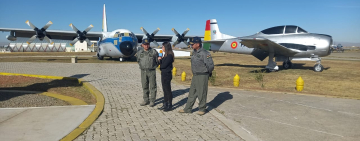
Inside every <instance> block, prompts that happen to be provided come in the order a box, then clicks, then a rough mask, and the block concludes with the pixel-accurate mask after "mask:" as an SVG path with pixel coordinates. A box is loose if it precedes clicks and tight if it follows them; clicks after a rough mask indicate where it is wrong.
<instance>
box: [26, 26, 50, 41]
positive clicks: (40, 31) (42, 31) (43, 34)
mask: <svg viewBox="0 0 360 141" xmlns="http://www.w3.org/2000/svg"><path fill="white" fill-rule="evenodd" d="M25 23H26V24H27V25H29V26H30V27H31V28H32V29H33V30H34V31H35V33H36V35H34V36H32V37H31V38H30V39H29V40H27V41H26V43H28V44H30V43H32V42H33V41H34V40H35V39H36V38H38V39H39V40H40V41H42V40H43V39H45V40H46V41H47V42H49V43H50V44H53V43H54V42H53V41H51V39H50V36H49V35H46V29H47V28H49V27H50V25H52V24H53V23H52V22H51V21H49V22H48V23H47V24H46V25H45V26H44V27H42V28H41V29H39V28H37V27H36V26H34V25H33V24H32V23H31V22H30V21H29V20H27V21H26V22H25Z"/></svg>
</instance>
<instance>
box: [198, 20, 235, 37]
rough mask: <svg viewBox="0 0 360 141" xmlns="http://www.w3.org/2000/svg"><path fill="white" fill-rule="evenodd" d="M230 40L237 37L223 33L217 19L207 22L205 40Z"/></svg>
mask: <svg viewBox="0 0 360 141" xmlns="http://www.w3.org/2000/svg"><path fill="white" fill-rule="evenodd" d="M230 38H235V37H234V36H230V35H226V34H223V33H221V32H220V29H219V26H218V24H217V21H216V19H210V20H207V21H206V27H205V36H204V40H220V39H230Z"/></svg>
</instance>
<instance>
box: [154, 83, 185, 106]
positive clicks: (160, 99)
mask: <svg viewBox="0 0 360 141" xmlns="http://www.w3.org/2000/svg"><path fill="white" fill-rule="evenodd" d="M189 90H190V88H187V89H179V90H175V91H172V94H173V99H174V98H176V97H178V96H181V95H183V94H185V93H187V92H189ZM183 100H184V99H183ZM183 100H180V101H179V102H177V103H175V104H174V103H173V107H174V109H175V107H179V106H181V105H184V104H185V103H186V101H185V103H183V102H182V101H183ZM186 100H187V98H186ZM173 101H174V100H173ZM163 102H164V95H162V97H161V98H158V99H156V100H155V105H157V104H160V103H163Z"/></svg>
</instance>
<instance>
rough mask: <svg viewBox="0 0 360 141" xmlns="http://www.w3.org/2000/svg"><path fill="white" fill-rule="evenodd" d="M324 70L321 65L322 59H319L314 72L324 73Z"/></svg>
mask: <svg viewBox="0 0 360 141" xmlns="http://www.w3.org/2000/svg"><path fill="white" fill-rule="evenodd" d="M323 70H324V67H323V66H322V65H321V58H320V57H319V58H318V60H317V61H316V64H315V66H314V71H315V72H322V71H323Z"/></svg>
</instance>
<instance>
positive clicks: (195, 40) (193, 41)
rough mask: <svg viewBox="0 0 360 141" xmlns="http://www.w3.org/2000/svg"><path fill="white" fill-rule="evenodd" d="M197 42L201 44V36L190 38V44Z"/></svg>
mask: <svg viewBox="0 0 360 141" xmlns="http://www.w3.org/2000/svg"><path fill="white" fill-rule="evenodd" d="M195 43H200V44H201V38H200V37H197V36H196V37H194V38H190V42H189V44H190V45H192V44H195Z"/></svg>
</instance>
